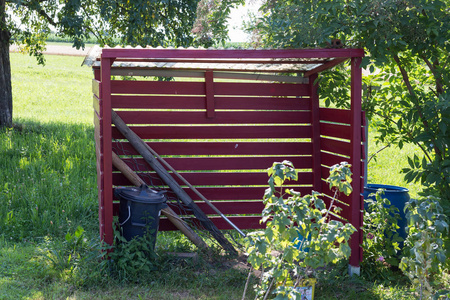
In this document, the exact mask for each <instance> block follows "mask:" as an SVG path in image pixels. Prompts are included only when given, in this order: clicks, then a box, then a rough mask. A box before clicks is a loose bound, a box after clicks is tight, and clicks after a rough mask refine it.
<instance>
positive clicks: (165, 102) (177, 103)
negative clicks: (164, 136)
mask: <svg viewBox="0 0 450 300" xmlns="http://www.w3.org/2000/svg"><path fill="white" fill-rule="evenodd" d="M111 106H112V107H113V108H135V109H152V108H153V109H205V97H198V96H197V97H192V96H131V95H113V96H111Z"/></svg>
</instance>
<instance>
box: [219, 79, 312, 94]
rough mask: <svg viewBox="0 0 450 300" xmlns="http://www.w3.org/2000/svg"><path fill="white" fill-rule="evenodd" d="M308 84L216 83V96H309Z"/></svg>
mask: <svg viewBox="0 0 450 300" xmlns="http://www.w3.org/2000/svg"><path fill="white" fill-rule="evenodd" d="M308 87H309V85H307V84H288V83H286V84H283V83H248V82H239V83H235V82H216V83H214V94H215V95H246V96H277V97H282V96H309V89H308Z"/></svg>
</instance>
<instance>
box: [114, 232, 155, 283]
mask: <svg viewBox="0 0 450 300" xmlns="http://www.w3.org/2000/svg"><path fill="white" fill-rule="evenodd" d="M154 243H155V238H154V237H153V236H152V234H151V232H150V230H149V231H147V234H145V235H144V236H142V237H136V238H133V239H132V240H130V241H127V240H126V239H125V238H124V237H123V236H122V235H121V234H120V232H119V231H118V230H115V243H114V246H113V248H114V251H111V252H110V253H109V259H110V260H111V271H112V275H113V276H115V277H116V278H118V279H119V280H121V281H130V282H138V281H140V280H141V279H142V278H145V277H146V276H148V275H149V274H150V273H151V272H152V271H154V270H156V258H157V255H156V253H155V251H154Z"/></svg>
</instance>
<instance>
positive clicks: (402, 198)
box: [363, 184, 410, 239]
mask: <svg viewBox="0 0 450 300" xmlns="http://www.w3.org/2000/svg"><path fill="white" fill-rule="evenodd" d="M379 189H383V190H384V194H383V195H382V196H381V197H382V198H386V199H388V200H389V201H390V202H391V205H393V206H395V207H397V208H398V210H399V211H398V213H399V214H400V218H401V219H400V220H399V221H398V226H399V227H400V228H399V229H398V231H397V232H398V234H399V235H400V237H402V238H403V239H406V226H407V222H406V214H405V204H406V202H408V201H409V199H410V197H409V190H408V189H407V188H404V187H399V186H395V185H385V184H368V185H367V186H366V187H364V194H363V195H364V199H372V200H374V201H376V199H375V196H373V197H369V195H370V194H375V193H376V192H377V191H378V190H379ZM364 209H367V205H366V204H365V205H364Z"/></svg>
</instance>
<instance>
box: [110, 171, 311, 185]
mask: <svg viewBox="0 0 450 300" xmlns="http://www.w3.org/2000/svg"><path fill="white" fill-rule="evenodd" d="M137 174H139V176H140V177H141V178H143V179H144V180H145V179H146V176H148V173H140V172H137ZM180 174H181V176H182V177H183V178H184V179H186V180H187V181H188V182H189V183H190V184H192V185H194V186H197V185H267V181H268V180H269V177H268V175H267V173H266V172H240V173H231V172H226V173H225V172H220V173H219V172H190V173H187V172H180ZM154 176H155V177H156V176H157V175H156V174H152V177H154ZM172 177H173V178H174V179H175V180H176V181H177V182H178V184H180V185H184V183H183V182H182V181H181V180H180V179H179V178H178V177H177V176H175V175H173V174H172ZM298 177H299V179H298V181H292V180H290V181H287V183H288V184H292V185H294V184H302V185H305V184H309V185H311V184H312V173H310V172H300V173H299V174H298ZM147 183H148V184H149V183H150V182H147ZM113 185H116V186H124V185H130V182H129V181H128V180H127V179H126V178H125V176H123V175H122V174H121V173H113Z"/></svg>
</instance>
